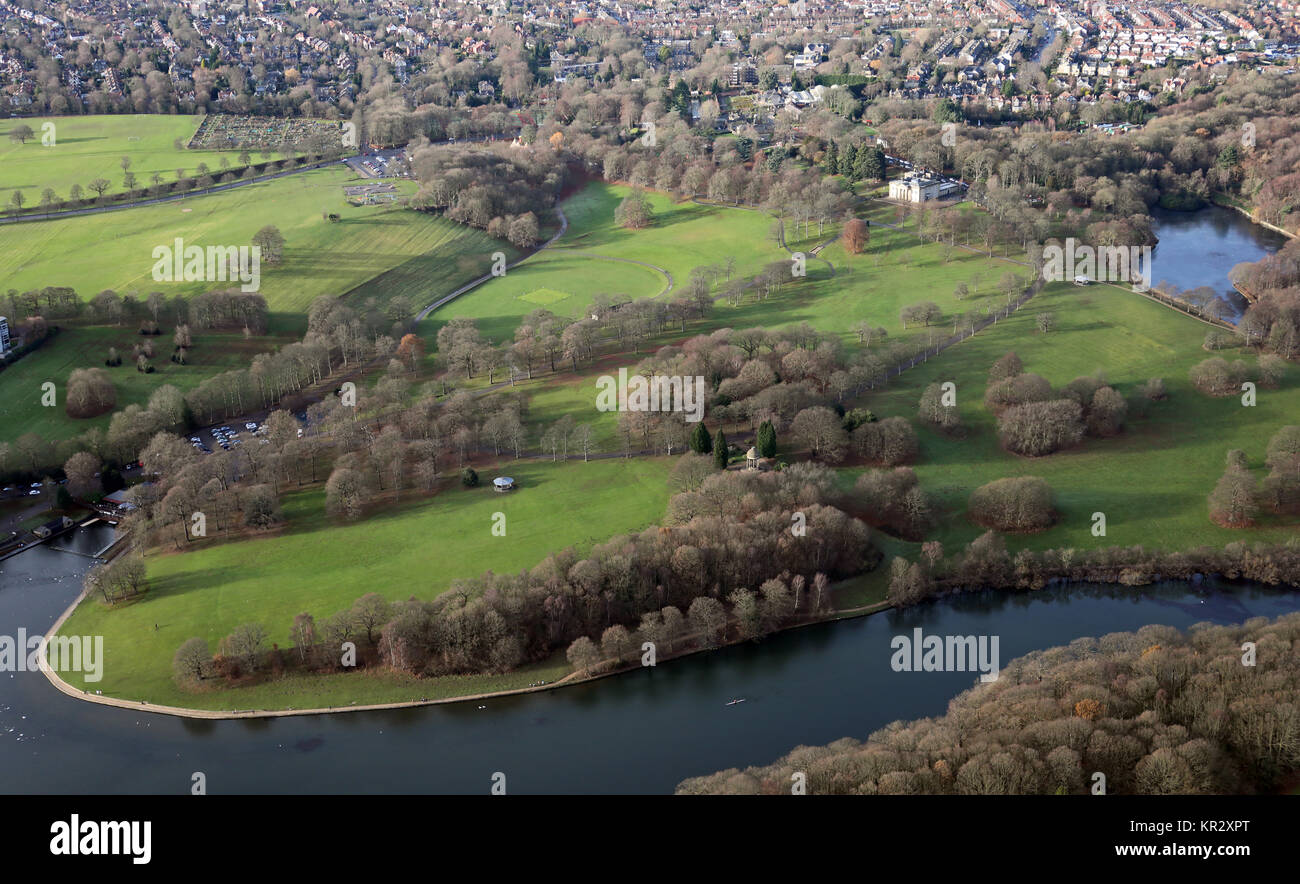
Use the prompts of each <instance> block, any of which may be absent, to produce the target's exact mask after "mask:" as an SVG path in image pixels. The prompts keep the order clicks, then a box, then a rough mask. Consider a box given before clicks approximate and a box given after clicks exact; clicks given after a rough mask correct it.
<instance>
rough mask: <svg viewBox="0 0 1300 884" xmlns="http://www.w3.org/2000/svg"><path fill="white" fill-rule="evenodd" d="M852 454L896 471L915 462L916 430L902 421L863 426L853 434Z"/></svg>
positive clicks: (894, 419) (886, 420)
mask: <svg viewBox="0 0 1300 884" xmlns="http://www.w3.org/2000/svg"><path fill="white" fill-rule="evenodd" d="M853 450H854V451H855V452H856V453H857V454H858V456H860V457H862V458H863V459H864V460H866V461H867V462H868V463H872V464H877V465H880V466H886V467H895V466H899V465H900V464H905V463H910V462H911V461H913V460H915V459H916V454H917V451H918V450H919V445H918V444H917V441H916V430H914V429H913V428H912V424H911V423H910V422H909V421H908V420H907V419H906V418H901V417H887V418H885V419H884V420H882V421H877V422H876V423H870V424H863V425H862V426H860V427H858V428H857V429H856V430H854V431H853Z"/></svg>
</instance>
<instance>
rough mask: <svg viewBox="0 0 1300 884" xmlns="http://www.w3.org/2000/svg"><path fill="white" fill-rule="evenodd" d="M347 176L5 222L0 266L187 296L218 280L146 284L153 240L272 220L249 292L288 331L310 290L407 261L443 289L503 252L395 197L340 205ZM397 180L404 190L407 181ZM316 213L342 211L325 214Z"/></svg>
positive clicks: (299, 178)
mask: <svg viewBox="0 0 1300 884" xmlns="http://www.w3.org/2000/svg"><path fill="white" fill-rule="evenodd" d="M355 180H358V179H356V177H355V176H354V175H353V174H352V173H351V171H349V170H347V169H345V168H344V167H342V166H333V167H330V168H327V169H318V170H314V171H310V172H303V173H300V174H296V175H291V176H288V177H285V178H279V179H276V180H274V181H267V182H261V183H257V184H250V185H248V186H245V187H240V188H237V189H235V190H232V191H228V192H225V193H219V194H213V195H209V196H202V197H196V198H194V199H186V200H181V201H178V202H174V203H164V204H161V205H156V206H142V207H139V208H133V209H126V210H123V212H126V213H128V214H123V212H110V213H107V214H103V215H89V216H83V217H76V218H65V219H61V220H57V221H40V222H33V223H28V224H21V225H17V226H15V227H9V228H6V229H5V231H4V237H5V244H6V246H7V248H5V249H4V250H3V251H2V252H0V274H2V275H4V277H5V279H6V285H7V286H9V287H11V288H16V289H19V290H24V289H30V288H39V287H42V286H47V285H65V286H71V287H72V288H74V289H76V290H77V292H78V293H79V294H81V295H82V296H83V297H84V298H87V299H89V298H91V297H93V296H94V295H95V294H96V293H98V292H100V291H102V290H103V289H112V290H114V291H116V292H118V293H119V294H124V293H127V292H134V293H136V294H137V295H140V296H141V297H142V298H143V297H145V296H147V295H148V294H149V293H150V292H153V291H161V292H164V293H165V294H167V295H168V296H171V295H174V294H177V293H180V294H184V295H193V294H198V293H200V292H203V291H206V290H208V289H210V288H214V287H216V286H217V285H222V284H213V283H206V282H156V281H154V279H153V277H152V270H153V266H154V258H153V250H154V248H155V247H157V246H171V245H172V243H173V241H174V240H175V239H176V238H177V237H180V238H181V239H183V240H184V241H185V242H186V244H196V245H247V244H248V243H249V242H250V241H251V240H252V237H253V235H254V234H255V233H256V232H257V231H258V230H260V229H261V228H262V227H264V226H265V225H267V224H274V225H275V226H276V227H278V228H279V229H280V232H281V233H282V234H283V236H284V239H285V249H284V259H283V260H282V261H281V262H280V263H278V264H275V265H269V264H267V263H266V262H265V261H264V262H263V263H262V268H261V269H262V279H261V289H260V292H261V294H263V295H264V296H265V297H266V299H267V302H268V304H269V306H270V308H271V310H272V312H273V314H274V318H275V322H274V324H273V329H275V330H276V331H283V332H286V333H295V334H296V333H299V332H300V331H301V330H302V328H304V327H305V311H306V309H307V307H308V305H310V304H311V302H312V300H313V299H314V298H316V297H318V296H320V295H324V294H332V295H343V294H345V293H347V292H349V291H351V290H352V289H354V288H356V287H357V286H360V285H361V284H363V283H365V282H367V281H368V280H371V279H373V278H374V277H376V276H379V275H380V274H383V273H386V272H389V271H393V270H394V268H401V267H403V265H407V264H408V262H412V261H416V264H415V265H412V267H411V272H419V271H420V270H421V269H423V270H425V271H428V270H430V269H434V270H436V271H438V273H437V275H435V276H433V278H432V280H431V281H430V282H428V283H427V285H428V287H429V288H430V289H433V290H434V291H436V292H438V293H445V292H446V291H450V290H451V289H452V288H454V287H455V285H454V284H453V283H455V284H459V283H457V282H456V281H457V280H459V281H461V282H463V281H467V280H468V279H470V278H472V277H473V276H475V275H478V274H479V273H483V272H486V270H487V269H488V267H489V266H490V264H491V254H492V252H494V251H499V250H502V243H500V242H499V241H498V240H496V239H494V238H492V237H490V236H488V235H487V234H486V233H483V232H482V231H478V230H473V229H471V228H468V227H465V226H463V225H460V224H456V223H454V222H451V221H447V220H446V219H444V218H442V217H440V216H436V215H428V214H424V213H420V212H414V211H410V210H407V209H402V208H398V207H395V206H360V207H356V206H350V205H348V203H347V202H346V200H345V199H344V195H343V190H342V188H343V185H345V184H347V183H348V182H350V181H355ZM398 186H399V187H400V188H404V189H405V191H410V190H412V189H413V188H414V183H413V182H399V185H398ZM327 212H328V213H335V214H337V215H339V216H340V218H341V220H339V221H336V222H331V221H328V220H326V219H325V218H324V214H325V213H327ZM323 256H328V257H323ZM431 256H432V257H431ZM461 258H469V259H470V266H465V267H462V266H461V265H460V263H459V261H460V259H461ZM480 262H481V263H480ZM480 268H481V269H480ZM475 270H477V272H474V271H475ZM444 286H445V287H444ZM399 291H407V289H401V288H400V287H397V286H384V287H380V288H376V289H373V290H370V291H368V292H367V294H368V295H375V296H376V297H379V298H383V297H385V296H387V297H391V295H392V294H395V293H398V292H399ZM421 306H423V305H421Z"/></svg>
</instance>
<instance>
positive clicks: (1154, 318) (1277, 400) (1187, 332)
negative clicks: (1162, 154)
mask: <svg viewBox="0 0 1300 884" xmlns="http://www.w3.org/2000/svg"><path fill="white" fill-rule="evenodd" d="M1046 310H1050V311H1052V312H1054V313H1056V315H1057V321H1058V327H1057V329H1055V330H1053V331H1051V332H1049V333H1047V334H1043V333H1041V332H1039V331H1037V330H1036V328H1035V325H1034V317H1035V316H1036V314H1038V313H1040V312H1043V311H1046ZM1206 328H1207V327H1206V326H1205V325H1203V324H1202V323H1199V322H1196V321H1195V320H1192V319H1189V318H1188V317H1186V316H1184V315H1182V314H1181V313H1178V312H1177V311H1174V310H1170V309H1168V308H1165V307H1162V306H1160V305H1158V304H1156V303H1154V302H1151V301H1148V300H1146V299H1144V298H1142V297H1141V296H1139V295H1136V294H1133V293H1130V292H1125V291H1120V290H1118V289H1115V288H1111V287H1109V286H1101V285H1098V286H1091V287H1089V288H1087V289H1080V288H1078V287H1076V286H1072V285H1069V284H1059V285H1055V286H1049V287H1048V288H1047V289H1046V290H1045V291H1044V292H1043V293H1042V294H1041V295H1039V296H1037V297H1035V298H1034V299H1032V300H1031V301H1030V302H1029V303H1028V304H1026V305H1025V306H1024V307H1022V308H1021V309H1020V310H1019V311H1018V312H1017V313H1016V314H1014V315H1013V316H1012V317H1011V318H1010V319H1008V320H1005V321H1002V322H999V323H998V324H997V325H996V326H993V327H992V328H989V329H986V330H985V331H982V332H980V333H979V334H978V335H976V336H975V337H974V338H971V339H968V340H966V341H964V342H962V343H961V344H959V345H957V346H956V347H955V348H953V349H951V350H948V351H947V352H945V353H944V354H942V355H941V356H940V357H939V358H937V359H934V360H931V361H930V362H929V363H927V364H924V365H921V366H918V367H917V368H915V369H913V370H911V371H908V372H906V373H904V374H903V375H902V376H901V377H900V378H898V379H897V380H895V381H893V382H891V386H890V387H889V388H888V389H887V390H885V391H883V392H879V393H875V394H869V395H867V396H866V397H864V399H863V403H862V404H865V405H866V406H867V407H869V408H871V409H872V410H873V411H874V412H876V413H877V414H878V415H881V416H890V415H902V416H904V417H909V418H915V415H916V404H917V401H918V399H919V398H920V395H921V391H922V390H923V389H924V388H925V386H926V385H927V384H929V383H933V382H942V381H952V382H954V383H955V384H956V386H957V404H958V407H959V408H960V410H961V413H962V419H963V421H964V422H965V424H966V426H967V431H966V434H965V437H964V438H949V437H946V436H944V435H942V434H939V433H935V432H931V431H930V430H928V429H924V428H923V429H921V430H920V434H921V442H922V444H921V458H920V461H919V463H918V464H917V465H916V472H917V475H918V476H919V477H920V479H921V483H922V485H923V486H924V487H926V488H928V489H930V490H931V491H934V492H937V493H938V494H939V495H940V496H941V498H942V500H943V503H944V505H945V508H946V518H945V520H944V523H943V527H942V530H941V531H940V532H939V533H938V535H937V539H940V540H943V541H944V543H945V544H947V545H949V546H950V548H952V547H953V546H955V545H960V544H964V543H967V542H969V541H970V540H971V539H973V538H974V537H975V536H976V535H977V534H979V533H980V529H979V528H977V527H976V526H974V525H973V524H971V523H970V522H969V520H967V519H966V518H965V514H964V513H965V508H966V501H967V498H968V497H969V495H970V492H971V491H973V490H974V489H975V488H977V487H978V486H980V485H983V484H984V483H986V482H990V481H992V480H994V479H998V478H1002V477H1004V476H1021V475H1030V476H1041V477H1043V478H1044V479H1046V480H1047V481H1048V483H1049V484H1051V486H1052V487H1053V489H1055V491H1056V494H1057V499H1058V509H1059V510H1060V511H1061V516H1062V517H1061V520H1060V522H1059V523H1058V524H1057V525H1056V526H1055V527H1053V528H1052V529H1050V530H1048V531H1046V532H1043V533H1041V534H1036V535H1032V536H1028V537H1012V538H1009V539H1008V545H1009V546H1011V547H1012V548H1016V547H1019V546H1029V547H1033V548H1046V547H1055V546H1074V547H1080V548H1088V547H1098V546H1114V545H1121V546H1128V545H1134V544H1141V545H1145V546H1150V547H1160V548H1165V549H1186V548H1188V547H1191V546H1195V545H1197V544H1202V543H1206V544H1214V545H1223V544H1225V543H1229V542H1232V541H1234V540H1248V541H1253V540H1261V541H1273V542H1280V541H1285V540H1288V539H1292V538H1294V537H1295V536H1296V531H1297V527H1300V526H1297V524H1296V523H1295V520H1294V519H1292V520H1290V521H1282V520H1276V519H1266V520H1265V522H1264V523H1263V524H1262V525H1261V526H1260V527H1258V528H1255V529H1252V530H1249V531H1232V530H1229V529H1225V528H1219V527H1217V526H1216V525H1214V524H1213V523H1212V522H1210V520H1209V517H1208V515H1207V510H1206V503H1205V498H1206V495H1208V494H1209V493H1210V491H1211V490H1212V489H1213V487H1214V483H1215V482H1216V481H1217V480H1218V478H1219V476H1220V475H1221V474H1222V473H1223V468H1224V456H1225V454H1226V453H1227V451H1228V450H1229V449H1232V448H1241V449H1243V450H1245V452H1246V453H1247V455H1248V456H1249V457H1250V461H1251V464H1252V466H1253V467H1255V469H1256V475H1257V477H1260V478H1262V477H1263V475H1264V470H1263V464H1262V462H1263V455H1264V447H1265V445H1266V444H1267V443H1268V439H1269V437H1271V436H1272V435H1273V434H1274V433H1275V432H1276V431H1277V430H1278V429H1279V428H1280V427H1282V426H1284V425H1286V424H1294V423H1296V422H1297V419H1300V384H1298V383H1297V376H1298V375H1300V372H1298V371H1297V370H1296V369H1295V368H1294V367H1293V368H1292V369H1291V372H1290V376H1289V378H1288V379H1287V381H1286V382H1285V383H1284V385H1283V387H1282V389H1279V390H1260V392H1259V397H1258V404H1257V405H1256V406H1254V407H1244V406H1242V404H1241V401H1240V399H1239V398H1237V397H1229V398H1226V399H1211V398H1209V397H1206V396H1203V395H1201V394H1200V393H1197V392H1196V391H1195V390H1193V389H1192V387H1191V384H1190V383H1189V382H1188V380H1187V373H1188V369H1189V368H1190V367H1191V366H1192V365H1194V364H1196V363H1197V362H1199V361H1201V360H1202V359H1205V358H1207V357H1208V356H1209V354H1208V353H1206V352H1205V351H1204V350H1202V349H1201V347H1200V342H1201V339H1202V338H1203V337H1204V335H1205V331H1206ZM1008 350H1015V351H1016V353H1017V354H1019V356H1020V358H1021V359H1022V360H1023V361H1024V364H1025V368H1026V370H1027V371H1032V372H1035V373H1038V374H1041V375H1043V376H1044V377H1046V378H1047V379H1048V380H1049V381H1051V382H1052V384H1053V385H1056V386H1060V385H1063V384H1066V383H1068V382H1069V381H1071V380H1073V379H1074V378H1075V377H1078V376H1080V375H1090V374H1093V373H1095V372H1098V371H1102V372H1104V373H1105V376H1106V378H1107V379H1108V381H1109V382H1110V383H1111V384H1112V385H1114V386H1115V387H1116V388H1117V389H1118V390H1119V391H1120V392H1121V393H1123V394H1125V395H1126V396H1127V395H1128V394H1129V393H1130V392H1131V391H1132V389H1133V387H1134V386H1135V385H1136V384H1139V383H1141V382H1143V381H1145V380H1147V379H1148V378H1153V377H1159V378H1163V379H1164V380H1165V383H1166V385H1167V387H1168V390H1169V394H1170V395H1169V398H1168V399H1167V400H1166V401H1163V402H1156V403H1151V405H1150V408H1149V417H1147V418H1140V417H1132V416H1131V417H1130V421H1129V425H1128V429H1127V431H1126V432H1125V433H1123V434H1122V435H1120V436H1118V437H1116V438H1112V439H1087V440H1085V441H1084V443H1083V444H1082V445H1081V446H1079V447H1078V448H1075V449H1072V450H1069V451H1064V452H1058V453H1056V454H1052V455H1048V456H1046V457H1040V458H1024V457H1019V456H1017V455H1012V454H1009V453H1007V452H1005V451H1003V450H1002V449H1001V447H1000V446H999V445H998V441H997V431H996V421H995V420H994V418H993V417H992V415H991V414H990V413H989V412H988V411H987V410H986V409H985V408H984V405H983V397H984V391H985V388H986V386H987V378H988V368H989V366H990V365H992V364H993V362H994V361H995V360H996V359H997V358H999V357H1000V356H1002V355H1003V354H1004V353H1006V352H1007V351H1008ZM1095 512H1102V513H1105V514H1106V521H1107V528H1108V530H1107V534H1106V536H1105V537H1093V536H1092V533H1091V530H1090V529H1091V526H1092V514H1093V513H1095Z"/></svg>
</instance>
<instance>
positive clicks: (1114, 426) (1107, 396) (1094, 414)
mask: <svg viewBox="0 0 1300 884" xmlns="http://www.w3.org/2000/svg"><path fill="white" fill-rule="evenodd" d="M1127 414H1128V403H1127V402H1125V401H1124V397H1123V396H1121V395H1120V394H1119V393H1118V392H1117V391H1116V390H1115V388H1114V387H1102V388H1101V389H1099V390H1098V391H1097V392H1096V393H1095V394H1093V397H1092V402H1091V403H1090V404H1089V405H1088V413H1087V417H1086V418H1085V422H1086V423H1087V425H1088V434H1089V435H1091V436H1114V435H1116V434H1118V433H1119V432H1120V431H1121V430H1123V429H1124V418H1125V417H1126V416H1127Z"/></svg>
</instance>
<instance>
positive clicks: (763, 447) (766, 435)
mask: <svg viewBox="0 0 1300 884" xmlns="http://www.w3.org/2000/svg"><path fill="white" fill-rule="evenodd" d="M757 441H758V444H757V445H756V446H755V447H757V448H758V454H759V456H760V457H776V427H774V426H772V422H771V421H763V422H762V423H761V424H759V425H758V440H757Z"/></svg>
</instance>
